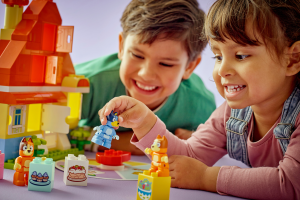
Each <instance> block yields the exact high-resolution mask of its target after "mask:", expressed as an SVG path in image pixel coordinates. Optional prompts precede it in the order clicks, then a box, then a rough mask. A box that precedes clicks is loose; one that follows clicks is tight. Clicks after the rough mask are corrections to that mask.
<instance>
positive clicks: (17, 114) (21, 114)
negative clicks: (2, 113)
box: [8, 105, 26, 135]
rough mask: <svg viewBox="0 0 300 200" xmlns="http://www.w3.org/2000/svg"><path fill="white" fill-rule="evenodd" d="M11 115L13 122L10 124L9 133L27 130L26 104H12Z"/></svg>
mask: <svg viewBox="0 0 300 200" xmlns="http://www.w3.org/2000/svg"><path fill="white" fill-rule="evenodd" d="M9 115H10V116H11V118H12V123H11V124H10V125H9V126H8V135H11V134H19V133H24V132H25V121H26V120H25V119H26V105H22V106H11V107H10V111H9Z"/></svg>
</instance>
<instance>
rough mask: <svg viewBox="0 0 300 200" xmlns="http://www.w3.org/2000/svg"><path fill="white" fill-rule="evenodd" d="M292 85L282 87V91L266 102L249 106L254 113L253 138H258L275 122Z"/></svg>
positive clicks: (292, 88)
mask: <svg viewBox="0 0 300 200" xmlns="http://www.w3.org/2000/svg"><path fill="white" fill-rule="evenodd" d="M293 90H294V87H290V88H284V87H283V88H282V91H283V92H282V93H281V94H280V95H277V96H276V97H274V98H272V99H271V100H269V101H267V102H263V103H261V104H259V105H253V106H251V108H252V110H253V115H254V118H253V120H254V127H253V134H254V135H253V140H254V141H258V140H260V139H261V138H262V137H263V136H264V135H265V134H266V133H267V132H268V131H269V130H270V129H271V128H272V126H273V125H274V124H275V122H276V121H277V120H278V118H279V117H280V115H281V113H282V108H283V105H284V103H285V101H286V100H287V99H288V98H289V96H290V95H291V93H292V92H293Z"/></svg>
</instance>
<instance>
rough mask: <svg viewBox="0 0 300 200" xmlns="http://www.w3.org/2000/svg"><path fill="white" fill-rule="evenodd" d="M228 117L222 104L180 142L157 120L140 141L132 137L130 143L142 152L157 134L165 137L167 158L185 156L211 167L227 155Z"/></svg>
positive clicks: (226, 108) (226, 106) (225, 105)
mask: <svg viewBox="0 0 300 200" xmlns="http://www.w3.org/2000/svg"><path fill="white" fill-rule="evenodd" d="M228 109H229V111H228ZM228 112H229V113H228ZM224 113H225V115H224ZM229 115H230V108H229V106H228V105H227V104H226V103H224V104H223V105H221V106H220V107H219V108H218V109H216V110H215V111H214V112H213V114H212V115H211V117H210V118H209V119H208V120H207V122H206V123H205V124H201V125H199V127H198V129H197V131H196V132H194V133H193V134H192V137H191V138H189V139H188V140H181V139H179V138H178V137H176V136H175V135H173V134H172V133H171V132H169V131H168V130H167V129H166V126H165V124H164V123H163V122H162V121H161V120H160V119H159V118H157V121H156V123H155V125H154V127H153V128H152V129H151V130H150V132H149V133H148V134H147V135H145V136H144V137H143V138H142V139H141V140H140V141H138V139H137V138H136V136H135V135H133V137H132V139H131V142H132V144H134V145H136V146H137V147H138V148H139V149H141V150H142V151H144V149H145V148H147V147H148V148H149V147H150V146H151V144H152V143H153V141H154V139H155V138H156V136H157V135H158V134H159V135H161V136H166V137H167V139H168V144H169V146H168V156H171V155H186V156H189V157H192V158H195V159H197V160H200V161H202V162H203V163H205V164H206V165H208V166H212V165H213V164H214V163H215V162H217V161H218V160H219V159H220V158H221V157H222V156H224V155H225V154H226V153H227V150H226V141H227V138H226V132H225V129H224V123H225V118H229Z"/></svg>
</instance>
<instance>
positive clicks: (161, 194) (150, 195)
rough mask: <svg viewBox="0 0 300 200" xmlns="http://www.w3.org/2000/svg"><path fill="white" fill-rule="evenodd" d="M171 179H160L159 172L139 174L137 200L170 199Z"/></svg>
mask: <svg viewBox="0 0 300 200" xmlns="http://www.w3.org/2000/svg"><path fill="white" fill-rule="evenodd" d="M170 187H171V177H170V176H167V177H158V175H157V172H152V173H151V175H150V172H149V171H144V173H143V174H139V178H138V191H137V197H136V199H137V200H167V199H169V197H170Z"/></svg>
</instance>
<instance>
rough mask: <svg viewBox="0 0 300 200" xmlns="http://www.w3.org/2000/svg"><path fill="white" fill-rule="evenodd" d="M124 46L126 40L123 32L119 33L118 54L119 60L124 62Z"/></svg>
mask: <svg viewBox="0 0 300 200" xmlns="http://www.w3.org/2000/svg"><path fill="white" fill-rule="evenodd" d="M123 44H124V38H123V32H121V33H119V52H118V58H119V59H120V60H122V57H123V52H124V51H123Z"/></svg>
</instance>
